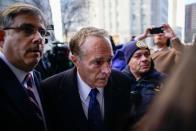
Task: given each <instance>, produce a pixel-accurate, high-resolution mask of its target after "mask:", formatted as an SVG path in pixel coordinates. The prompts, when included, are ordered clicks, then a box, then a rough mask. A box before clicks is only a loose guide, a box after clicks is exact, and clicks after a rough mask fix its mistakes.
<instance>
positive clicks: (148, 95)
mask: <svg viewBox="0 0 196 131" xmlns="http://www.w3.org/2000/svg"><path fill="white" fill-rule="evenodd" d="M123 48H124V50H125V52H124V56H125V60H126V62H127V65H128V66H127V67H126V68H125V69H124V70H123V71H122V72H123V73H124V74H126V75H127V76H128V77H129V78H130V79H131V85H130V87H131V98H132V99H131V103H132V104H133V106H132V110H131V112H132V116H133V118H134V123H135V122H137V121H138V120H139V119H140V118H141V117H142V116H143V115H144V113H145V112H146V111H147V109H148V106H149V105H150V103H151V101H152V99H153V97H154V96H155V94H156V93H157V92H159V91H160V88H161V86H162V84H163V80H164V79H165V78H166V75H165V74H163V73H160V72H158V71H156V69H155V68H154V64H153V61H152V59H151V57H150V50H149V49H148V46H147V44H146V43H144V42H142V41H131V42H129V43H127V44H126V45H124V47H123Z"/></svg>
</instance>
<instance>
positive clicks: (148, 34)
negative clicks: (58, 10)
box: [135, 28, 152, 40]
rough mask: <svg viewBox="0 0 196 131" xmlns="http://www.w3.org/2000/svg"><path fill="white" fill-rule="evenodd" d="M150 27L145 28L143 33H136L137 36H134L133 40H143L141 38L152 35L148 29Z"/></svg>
mask: <svg viewBox="0 0 196 131" xmlns="http://www.w3.org/2000/svg"><path fill="white" fill-rule="evenodd" d="M151 29H152V28H146V30H145V32H144V33H143V34H141V35H138V36H136V37H135V40H143V39H146V38H147V37H149V36H152V35H151V34H150V30H151Z"/></svg>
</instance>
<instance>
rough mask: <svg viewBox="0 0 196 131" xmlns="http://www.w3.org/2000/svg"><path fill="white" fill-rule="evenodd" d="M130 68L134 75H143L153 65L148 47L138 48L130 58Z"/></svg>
mask: <svg viewBox="0 0 196 131" xmlns="http://www.w3.org/2000/svg"><path fill="white" fill-rule="evenodd" d="M128 65H129V68H130V71H131V72H132V73H133V75H134V76H137V77H141V76H142V75H143V74H144V73H146V72H148V71H149V70H150V67H151V57H150V52H149V50H148V49H139V50H137V51H136V52H135V53H134V54H133V56H132V57H131V59H130V60H129V63H128Z"/></svg>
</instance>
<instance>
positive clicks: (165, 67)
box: [135, 24, 183, 74]
mask: <svg viewBox="0 0 196 131" xmlns="http://www.w3.org/2000/svg"><path fill="white" fill-rule="evenodd" d="M149 36H150V37H153V41H154V44H155V46H154V48H152V49H151V57H152V59H153V61H154V64H155V68H156V69H157V70H158V71H160V72H164V73H167V74H170V73H171V71H172V70H173V69H174V66H176V65H177V63H178V62H179V59H180V57H181V54H182V49H183V44H182V43H181V42H180V40H179V39H178V38H177V37H176V34H175V33H174V31H173V30H172V28H171V27H170V26H169V25H168V24H163V25H162V26H161V27H155V28H147V29H146V30H145V32H144V33H143V34H141V35H139V36H137V37H136V38H135V40H143V39H146V38H147V37H149ZM170 42H171V45H170Z"/></svg>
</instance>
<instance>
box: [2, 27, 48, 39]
mask: <svg viewBox="0 0 196 131" xmlns="http://www.w3.org/2000/svg"><path fill="white" fill-rule="evenodd" d="M10 29H15V30H20V31H23V32H24V33H25V34H26V35H29V36H30V35H32V34H35V33H36V32H37V31H38V32H39V33H40V35H41V36H42V37H46V36H49V35H50V33H49V32H48V31H47V30H45V29H37V28H35V27H34V26H33V25H31V24H22V25H20V26H19V27H5V28H3V30H10Z"/></svg>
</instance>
